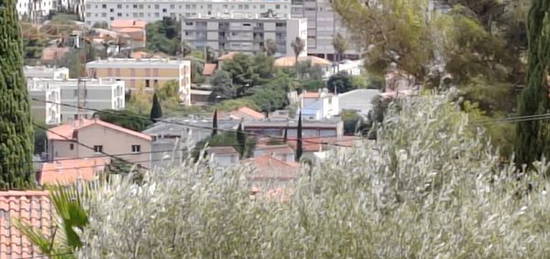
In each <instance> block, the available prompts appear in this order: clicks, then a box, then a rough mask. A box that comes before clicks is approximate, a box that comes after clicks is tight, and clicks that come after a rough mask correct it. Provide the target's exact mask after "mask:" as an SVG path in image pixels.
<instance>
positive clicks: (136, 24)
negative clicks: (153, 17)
mask: <svg viewBox="0 0 550 259" xmlns="http://www.w3.org/2000/svg"><path fill="white" fill-rule="evenodd" d="M146 25H147V23H146V22H144V21H139V20H125V19H117V20H113V21H111V28H120V27H129V28H142V29H145V26H146Z"/></svg>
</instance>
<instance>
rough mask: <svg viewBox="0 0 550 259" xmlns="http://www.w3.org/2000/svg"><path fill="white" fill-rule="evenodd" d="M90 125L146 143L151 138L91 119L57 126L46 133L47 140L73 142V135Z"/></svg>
mask: <svg viewBox="0 0 550 259" xmlns="http://www.w3.org/2000/svg"><path fill="white" fill-rule="evenodd" d="M92 125H99V126H102V127H106V128H110V129H112V130H116V131H119V132H122V133H125V134H128V135H132V136H134V137H138V138H142V139H145V140H148V141H151V140H152V138H151V136H149V135H147V134H143V133H141V132H137V131H133V130H129V129H126V128H123V127H120V126H117V125H115V124H111V123H108V122H105V121H102V120H99V119H91V120H88V119H81V120H77V121H73V122H69V123H66V124H63V125H60V126H57V127H55V128H51V129H50V131H48V133H47V136H48V140H75V136H76V135H77V134H75V133H76V132H78V131H79V130H82V129H84V128H86V127H89V126H92ZM59 135H61V136H63V137H61V136H59Z"/></svg>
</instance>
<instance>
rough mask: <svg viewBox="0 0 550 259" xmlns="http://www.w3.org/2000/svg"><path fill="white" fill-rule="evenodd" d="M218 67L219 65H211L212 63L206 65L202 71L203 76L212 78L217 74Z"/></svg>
mask: <svg viewBox="0 0 550 259" xmlns="http://www.w3.org/2000/svg"><path fill="white" fill-rule="evenodd" d="M216 66H217V64H210V63H207V64H204V68H203V70H202V75H203V76H212V75H214V72H216Z"/></svg>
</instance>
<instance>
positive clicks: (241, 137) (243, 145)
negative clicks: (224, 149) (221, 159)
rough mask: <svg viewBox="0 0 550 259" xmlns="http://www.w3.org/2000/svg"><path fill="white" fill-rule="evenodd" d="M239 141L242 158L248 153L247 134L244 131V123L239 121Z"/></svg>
mask: <svg viewBox="0 0 550 259" xmlns="http://www.w3.org/2000/svg"><path fill="white" fill-rule="evenodd" d="M236 137H237V143H238V146H239V153H240V156H241V159H243V158H244V156H245V155H246V152H245V151H246V134H245V132H244V131H243V123H242V122H241V123H239V127H238V128H237V136H236Z"/></svg>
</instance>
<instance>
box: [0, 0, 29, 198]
mask: <svg viewBox="0 0 550 259" xmlns="http://www.w3.org/2000/svg"><path fill="white" fill-rule="evenodd" d="M15 4H16V1H15V0H0V189H22V188H25V187H29V186H32V185H33V175H32V171H33V166H32V153H33V142H34V141H33V127H32V121H31V115H30V104H29V97H28V93H27V85H26V83H25V77H24V76H23V42H22V40H21V28H20V27H19V22H18V17H17V12H16V9H15Z"/></svg>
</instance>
